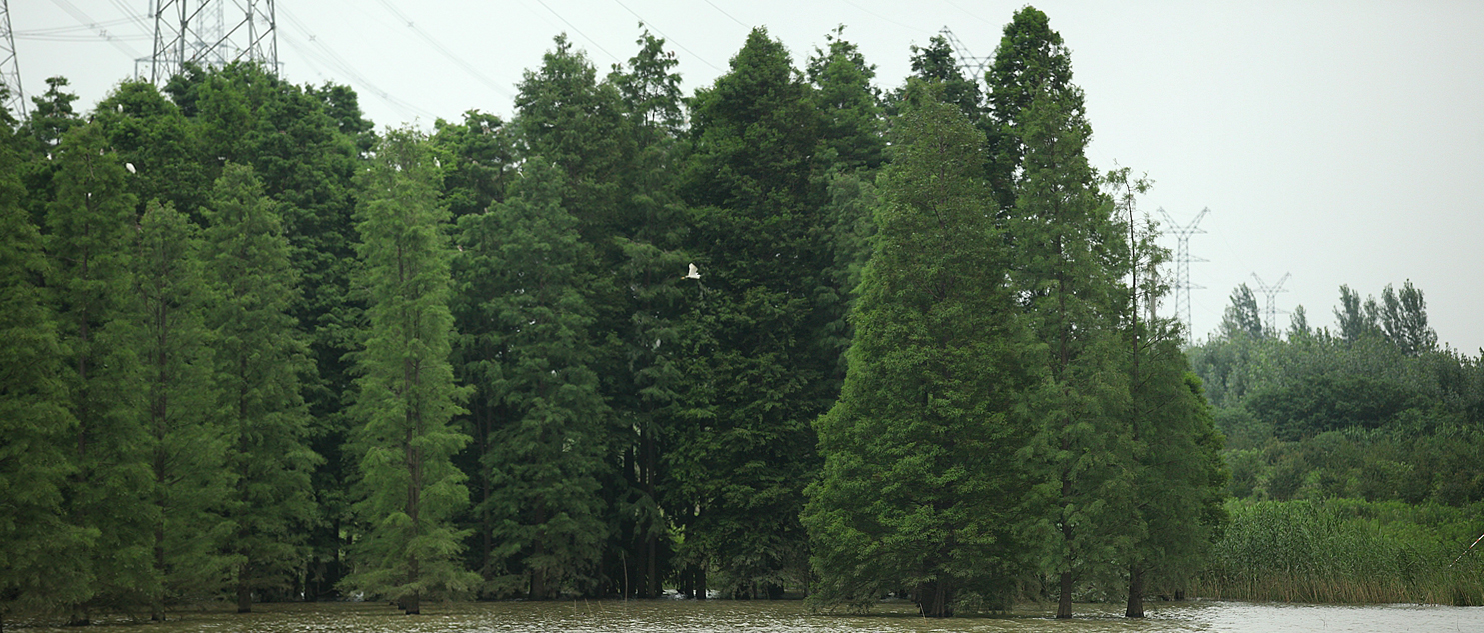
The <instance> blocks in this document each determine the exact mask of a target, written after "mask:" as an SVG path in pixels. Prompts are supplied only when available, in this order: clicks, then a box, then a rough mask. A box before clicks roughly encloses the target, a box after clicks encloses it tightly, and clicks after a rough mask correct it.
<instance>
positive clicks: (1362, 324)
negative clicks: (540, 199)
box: [1253, 284, 1381, 344]
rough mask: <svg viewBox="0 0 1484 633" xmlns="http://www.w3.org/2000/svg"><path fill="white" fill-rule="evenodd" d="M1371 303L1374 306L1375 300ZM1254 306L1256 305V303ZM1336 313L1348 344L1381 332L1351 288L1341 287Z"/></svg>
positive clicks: (1336, 323)
mask: <svg viewBox="0 0 1484 633" xmlns="http://www.w3.org/2000/svg"><path fill="white" fill-rule="evenodd" d="M1371 303H1372V304H1374V300H1373V301H1371ZM1253 304H1254V305H1256V302H1255V301H1254V302H1253ZM1334 312H1335V325H1336V327H1337V328H1338V329H1339V330H1340V332H1339V334H1340V338H1341V339H1344V340H1345V341H1346V342H1347V343H1352V344H1353V343H1355V342H1357V341H1359V340H1360V339H1361V338H1363V337H1365V336H1369V335H1375V334H1379V333H1380V332H1381V325H1380V323H1378V322H1377V319H1375V318H1374V317H1375V315H1374V314H1373V313H1370V312H1368V311H1367V310H1366V305H1365V302H1362V301H1361V299H1360V294H1359V293H1357V292H1355V291H1354V290H1351V289H1350V286H1346V285H1343V284H1342V285H1340V305H1339V307H1337V308H1335V310H1334Z"/></svg>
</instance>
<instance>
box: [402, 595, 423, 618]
mask: <svg viewBox="0 0 1484 633" xmlns="http://www.w3.org/2000/svg"><path fill="white" fill-rule="evenodd" d="M419 598H420V596H419V595H418V594H417V592H413V594H412V595H411V596H408V597H406V598H403V599H402V611H403V612H405V613H406V614H407V615H418V614H421V613H422V604H421V602H422V601H421V600H419Z"/></svg>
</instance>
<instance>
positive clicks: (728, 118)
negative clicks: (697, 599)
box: [668, 28, 839, 597]
mask: <svg viewBox="0 0 1484 633" xmlns="http://www.w3.org/2000/svg"><path fill="white" fill-rule="evenodd" d="M690 103H691V121H692V127H691V138H692V140H693V142H694V152H693V154H692V156H691V160H690V162H689V165H688V167H687V168H686V170H685V175H684V177H683V184H682V186H681V193H682V198H683V199H684V200H685V201H686V202H687V203H689V204H690V206H691V208H692V209H693V216H692V217H693V222H694V226H695V229H694V231H693V232H692V233H691V235H690V237H689V239H688V240H687V243H686V246H687V247H688V248H689V250H690V252H691V253H692V254H693V255H694V256H695V263H696V264H697V265H698V267H700V268H701V271H702V272H701V275H702V280H703V281H702V283H701V284H697V286H699V287H698V288H696V297H697V299H696V300H697V302H698V305H697V308H696V309H697V311H698V313H699V314H698V316H697V318H698V319H699V320H701V321H702V322H704V323H705V324H706V328H705V330H704V333H705V334H704V335H705V338H706V339H707V340H704V341H696V342H695V344H696V345H698V346H699V347H700V348H701V349H702V350H704V351H703V352H701V354H700V355H699V356H697V357H694V358H692V359H690V360H689V361H688V362H687V365H686V368H685V373H686V375H687V376H691V377H693V378H694V379H695V380H696V381H698V382H697V385H698V386H697V387H696V390H697V393H698V394H699V393H702V392H704V393H705V395H704V398H705V401H704V402H701V401H699V399H698V400H697V401H692V403H691V405H690V407H689V408H690V409H691V411H692V413H690V414H688V416H689V418H690V420H691V422H690V423H689V424H687V425H685V426H684V427H683V428H682V429H681V430H680V431H679V433H678V434H677V438H676V446H675V449H674V450H672V451H671V452H670V454H669V456H668V457H669V458H670V464H671V467H672V469H673V470H672V472H674V473H675V474H676V481H677V487H676V488H675V490H674V492H673V494H674V495H675V496H674V500H675V501H674V505H675V506H679V507H685V508H691V510H690V511H689V514H691V515H693V516H689V517H686V518H685V519H684V521H685V529H686V541H685V547H684V551H683V552H682V556H687V557H689V558H690V559H691V560H694V561H696V562H697V563H711V564H714V565H715V568H716V569H718V570H719V571H721V572H722V573H724V574H725V575H726V577H727V578H728V580H729V581H730V585H729V586H727V587H725V588H724V590H723V591H724V592H725V593H729V594H731V595H734V596H739V597H740V596H754V595H757V594H758V593H759V592H761V591H763V590H767V591H768V592H769V593H772V594H777V593H778V592H781V591H782V587H783V585H784V584H785V583H787V582H790V581H792V580H794V579H796V578H797V579H800V580H802V575H803V574H804V573H806V570H807V565H808V561H807V555H806V553H805V543H806V537H805V534H804V532H803V529H802V526H801V525H800V524H799V521H798V516H799V511H800V510H801V508H802V506H803V485H804V482H806V481H808V479H809V478H810V477H811V475H810V473H811V472H813V471H814V469H815V468H816V467H817V463H818V457H817V454H816V452H815V449H814V438H813V430H812V429H811V428H810V426H809V422H810V421H811V420H813V419H814V418H815V417H817V416H818V415H819V414H820V413H822V412H823V411H824V410H825V409H826V408H827V407H828V406H829V404H830V403H831V402H833V401H834V399H835V397H836V395H837V394H838V384H839V383H838V382H836V381H833V380H828V379H826V378H827V377H828V376H829V375H831V374H832V373H833V372H834V371H835V369H836V366H837V362H838V348H831V347H828V346H816V345H814V344H813V343H812V342H813V341H814V340H817V338H818V337H819V336H820V335H821V330H822V329H823V328H825V327H826V325H827V324H829V323H832V322H833V321H834V318H833V317H834V316H835V314H837V313H836V310H837V309H838V306H833V305H829V304H825V303H823V302H819V301H817V300H816V299H815V297H816V293H817V292H818V291H819V290H820V289H821V288H822V287H823V286H824V283H823V281H822V280H821V278H820V277H821V273H820V271H823V270H824V269H825V268H826V266H827V262H828V261H829V259H830V257H829V256H830V252H829V250H828V249H827V248H826V245H825V244H824V243H823V240H822V239H821V238H822V236H823V235H824V234H825V231H824V230H823V224H824V218H823V217H821V214H819V212H818V209H819V207H820V206H822V202H823V195H822V193H823V190H822V187H821V186H820V181H819V180H817V179H816V178H815V177H814V174H813V173H812V172H811V170H810V166H811V162H812V160H813V156H814V153H815V151H816V150H817V148H818V147H819V142H820V138H821V135H820V128H821V125H822V121H821V113H820V111H819V109H818V108H817V107H815V101H814V97H813V95H812V94H811V93H810V88H809V86H808V85H807V84H805V83H804V82H803V81H802V78H801V77H799V76H798V74H797V73H796V71H794V69H793V68H792V66H791V62H790V59H789V56H788V52H787V51H786V50H785V49H784V47H783V45H782V44H781V43H779V42H777V41H775V40H772V39H770V38H769V37H768V34H767V32H766V31H765V30H763V29H760V28H759V29H754V30H753V31H752V32H751V33H750V34H749V35H748V37H747V42H746V44H745V45H744V46H743V47H742V50H741V51H739V52H738V53H737V55H736V56H735V57H733V59H732V63H731V70H730V71H729V72H728V73H727V74H725V75H722V76H721V77H718V78H717V79H716V81H715V83H714V84H713V85H712V86H710V87H707V88H703V89H700V90H698V91H697V93H696V95H695V97H694V98H693V99H692V100H691V102H690Z"/></svg>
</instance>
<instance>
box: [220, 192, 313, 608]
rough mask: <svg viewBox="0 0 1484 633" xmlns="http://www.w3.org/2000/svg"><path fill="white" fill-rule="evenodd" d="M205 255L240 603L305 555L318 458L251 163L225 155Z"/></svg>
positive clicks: (276, 245) (268, 205)
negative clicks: (228, 446)
mask: <svg viewBox="0 0 1484 633" xmlns="http://www.w3.org/2000/svg"><path fill="white" fill-rule="evenodd" d="M204 215H205V217H206V219H207V221H208V227H207V229H206V245H205V256H204V259H205V264H206V271H207V276H208V278H209V280H210V281H211V282H212V283H213V284H214V285H215V286H216V291H217V301H216V304H215V306H213V308H214V309H213V311H212V314H211V315H210V326H211V327H212V328H213V329H214V333H215V340H216V350H217V354H216V371H217V374H216V375H217V382H218V388H219V389H220V391H219V393H218V395H219V404H218V406H219V410H220V412H221V415H222V424H223V428H224V430H225V431H226V432H227V435H228V436H230V437H234V438H235V439H236V444H235V445H234V446H233V447H232V451H231V458H230V461H229V464H228V467H229V468H230V469H231V471H232V472H233V474H234V475H235V476H236V479H237V481H236V490H235V492H234V495H233V501H234V504H233V506H232V515H231V518H232V520H233V522H234V523H235V526H236V528H237V530H236V533H235V534H233V535H231V537H230V538H229V539H228V540H227V542H226V543H225V546H226V549H227V551H230V552H232V553H234V554H236V555H237V556H238V557H239V559H238V560H237V563H236V574H235V581H236V592H237V610H238V612H247V611H249V610H251V609H252V595H253V592H264V591H271V590H275V589H284V588H286V587H287V586H288V584H289V581H290V574H291V573H292V572H294V571H295V570H296V568H297V567H298V566H299V565H301V564H302V563H303V562H304V558H305V556H306V552H305V551H304V547H305V539H304V534H305V529H304V528H305V527H307V525H308V524H309V523H310V522H311V521H312V520H313V518H314V509H315V508H314V499H313V490H312V489H311V488H310V480H309V476H310V473H311V472H312V470H313V467H314V465H315V464H316V463H317V462H318V460H319V458H318V456H317V455H315V454H314V453H313V452H312V451H310V450H309V447H308V446H307V441H308V438H307V435H308V432H309V419H308V411H307V409H306V408H305V403H304V398H303V397H302V396H301V395H300V390H301V385H302V384H303V381H304V379H305V378H306V376H307V374H309V373H310V372H311V370H312V369H313V365H312V363H313V361H312V360H311V359H310V358H309V347H308V344H307V341H306V339H305V335H304V333H303V331H301V330H300V329H299V327H298V321H297V320H296V319H294V318H293V316H292V315H290V314H289V312H288V311H289V308H290V306H291V305H292V303H293V301H295V298H296V295H297V294H298V285H297V279H298V275H297V274H296V272H295V270H294V268H293V265H292V263H291V261H290V259H289V245H288V240H287V238H286V237H285V236H284V234H283V226H282V223H281V222H280V220H279V217H278V213H277V211H276V209H275V205H274V204H273V203H272V201H271V200H269V199H268V198H267V197H266V196H264V195H263V186H262V183H261V182H260V181H259V180H258V179H257V177H256V176H254V175H253V171H252V168H251V167H248V166H246V165H239V164H236V163H229V164H227V165H226V167H225V168H224V170H223V173H222V177H221V178H220V179H218V180H217V183H216V188H215V192H214V193H213V195H212V198H211V204H210V205H209V206H208V207H207V208H206V209H205V210H204Z"/></svg>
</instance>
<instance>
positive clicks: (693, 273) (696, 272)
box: [681, 264, 701, 279]
mask: <svg viewBox="0 0 1484 633" xmlns="http://www.w3.org/2000/svg"><path fill="white" fill-rule="evenodd" d="M700 278H701V271H700V269H698V268H696V265H695V264H691V265H690V273H688V274H686V276H684V277H681V279H700Z"/></svg>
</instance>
